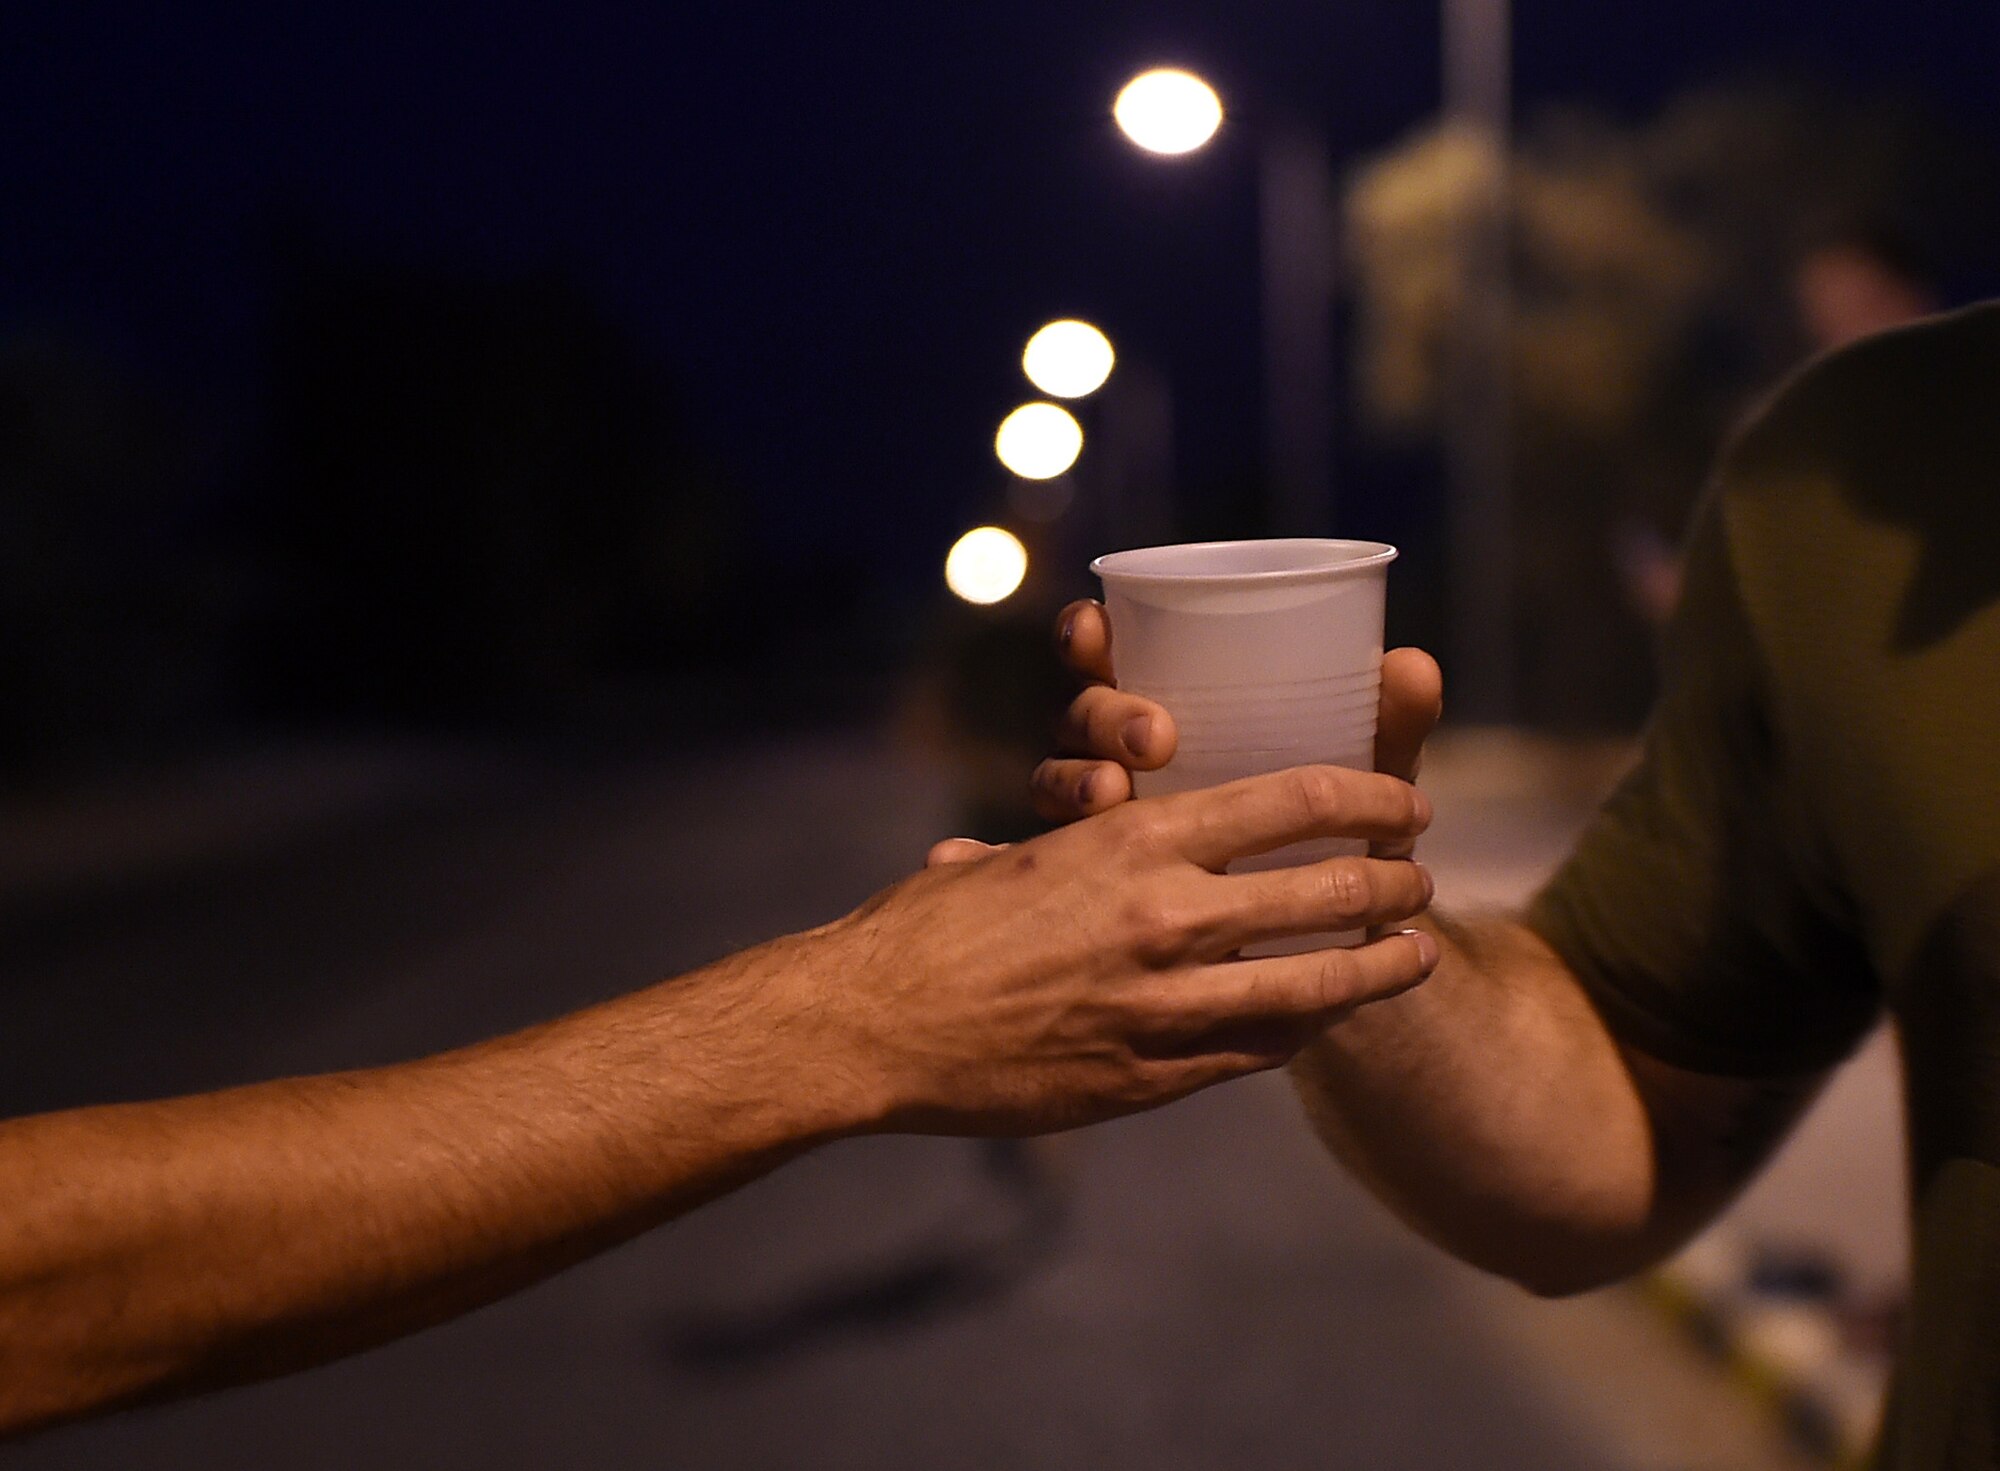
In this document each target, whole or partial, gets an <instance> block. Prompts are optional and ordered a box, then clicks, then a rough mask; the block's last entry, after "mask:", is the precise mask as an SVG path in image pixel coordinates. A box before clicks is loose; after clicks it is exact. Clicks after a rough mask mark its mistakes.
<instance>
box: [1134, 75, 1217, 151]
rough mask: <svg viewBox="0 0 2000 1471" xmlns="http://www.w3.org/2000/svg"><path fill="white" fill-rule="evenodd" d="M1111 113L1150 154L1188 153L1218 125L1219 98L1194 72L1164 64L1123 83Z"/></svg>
mask: <svg viewBox="0 0 2000 1471" xmlns="http://www.w3.org/2000/svg"><path fill="white" fill-rule="evenodd" d="M1111 115H1112V116H1113V117H1114V118H1116V119H1117V120H1118V126H1119V127H1120V128H1122V129H1124V132H1125V136H1126V137H1128V138H1130V139H1131V140H1132V141H1133V142H1134V143H1137V144H1138V145H1139V146H1140V147H1141V148H1143V149H1145V150H1146V151H1147V152H1148V153H1192V152H1193V151H1194V150H1195V149H1197V148H1199V147H1201V145H1202V144H1204V143H1206V142H1207V141H1208V140H1209V139H1210V138H1213V137H1214V136H1215V130H1216V129H1217V128H1219V127H1221V126H1222V99H1221V98H1219V97H1217V96H1216V95H1215V89H1214V88H1213V87H1211V86H1209V85H1208V83H1206V82H1204V81H1203V80H1202V79H1201V78H1200V77H1198V76H1196V75H1194V73H1192V72H1184V71H1177V70H1175V69H1173V68H1171V67H1162V68H1160V69H1158V70H1156V71H1149V72H1141V73H1140V74H1139V75H1138V76H1136V77H1134V78H1133V79H1132V80H1131V81H1129V82H1127V83H1126V84H1125V88H1124V90H1123V91H1121V92H1120V93H1119V94H1118V100H1117V101H1116V102H1114V103H1113V104H1112V105H1111Z"/></svg>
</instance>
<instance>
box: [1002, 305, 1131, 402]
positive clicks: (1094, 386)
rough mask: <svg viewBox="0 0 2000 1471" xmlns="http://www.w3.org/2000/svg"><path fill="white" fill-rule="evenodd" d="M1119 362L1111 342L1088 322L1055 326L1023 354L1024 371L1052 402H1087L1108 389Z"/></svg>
mask: <svg viewBox="0 0 2000 1471" xmlns="http://www.w3.org/2000/svg"><path fill="white" fill-rule="evenodd" d="M1115 360H1116V356H1115V354H1113V352H1112V351H1111V339H1110V338H1108V337H1106V336H1105V335H1104V334H1103V333H1102V332H1100V331H1098V330H1097V329H1096V328H1095V327H1093V326H1091V325H1090V323H1088V322H1077V321H1071V320H1068V319H1064V320H1063V321H1060V322H1051V323H1049V324H1048V325H1047V326H1046V327H1044V328H1042V329H1041V330H1040V331H1039V332H1037V333H1036V334H1035V335H1034V336H1033V337H1030V338H1029V339H1028V345H1027V347H1026V348H1025V349H1024V350H1023V351H1022V353H1021V371H1022V372H1024V373H1026V374H1027V375H1028V381H1029V382H1030V383H1032V384H1034V385H1035V387H1037V388H1039V389H1041V391H1042V392H1044V393H1046V394H1048V395H1049V396H1050V397H1052V398H1083V397H1085V396H1086V395H1089V394H1092V393H1095V392H1097V390H1098V389H1100V388H1102V387H1103V386H1104V380H1105V379H1107V378H1109V377H1110V376H1111V365H1112V363H1113V362H1114V361H1115Z"/></svg>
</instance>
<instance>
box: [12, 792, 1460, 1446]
mask: <svg viewBox="0 0 2000 1471" xmlns="http://www.w3.org/2000/svg"><path fill="white" fill-rule="evenodd" d="M1427 816H1428V811H1427V808H1426V807H1425V804H1424V802H1423V799H1422V798H1421V796H1420V795H1419V794H1418V793H1417V792H1416V791H1415V789H1414V788H1412V787H1411V786H1409V785H1408V784H1407V783H1404V782H1401V781H1397V780H1394V779H1392V778H1389V777H1383V776H1376V775H1372V774H1364V773H1358V772H1343V771H1338V770H1334V769H1317V770H1314V769H1307V770H1303V771H1295V772H1286V773H1280V774H1278V775H1275V776H1271V777H1265V778H1259V779H1256V780H1253V781H1248V782H1239V783H1235V784H1233V785H1231V786H1228V787H1219V788H1216V789H1213V790H1212V791H1207V792H1191V793H1186V794H1183V795H1181V796H1178V797H1173V798H1167V799H1163V800H1161V801H1159V802H1149V803H1133V804H1131V805H1129V806H1127V807H1125V808H1123V809H1122V810H1121V811H1119V812H1116V813H1112V814H1108V815H1107V816H1106V817H1104V818H1102V819H1099V820H1097V821H1094V822H1089V823H1079V824H1077V825H1075V826H1072V827H1069V828H1066V829H1064V830H1063V831H1061V832H1057V833H1052V834H1050V835H1048V836H1047V837H1045V838H1041V839H1037V840H1036V841H1035V842H1032V843H1028V844H1024V845H1022V846H1021V847H1019V848H1015V849H1011V850H1008V851H1007V852H1004V853H997V854H992V855H988V856H985V857H981V858H977V859H975V860H973V861H968V862H960V863H952V864H946V865H941V866H938V867H935V868H932V869H930V870H928V871H926V872H924V873H920V874H917V875H915V876H913V877H912V878H910V879H908V880H906V881H905V882H903V883H901V884H899V885H897V886H896V887H894V888H892V889H890V890H888V891H886V892H884V893H883V894H880V895H878V896H876V897H875V898H874V899H872V900H870V901H869V902H868V903H867V904H865V905H863V906H862V907H861V908H860V909H858V910H856V911H855V912H854V913H853V914H850V915H848V916H847V917H845V918H843V919H841V920H838V921H836V922H834V923H832V924H829V925H826V926H823V927H821V928H819V929H816V930H813V931H809V932H807V933H804V934H799V935H793V936H789V937H786V938H784V939H780V940H776V941H773V942H771V943H769V944H766V945H762V946H759V947H757V948H756V949H753V950H749V951H746V952H744V953H742V954H740V955H736V956H733V957H731V958H729V959H727V960H724V961H722V962H720V963H718V964H716V965H712V966H709V967H707V968H705V969H703V970H699V971H696V972H693V973H691V974H689V975H686V976H682V977H679V978H677V979H674V980H670V981H665V982H662V983H660V984H658V985H656V986H653V987H650V988H648V989H646V990H643V991H640V992H637V993H634V994H632V995H630V996H626V997H624V998H621V999H619V1000H616V1001H612V1002H609V1003H607V1004H605V1005H602V1006H597V1007H594V1008H591V1009H589V1010H587V1011H583V1012H579V1013H577V1014H575V1015H572V1016H568V1017H564V1018H562V1019H559V1020H556V1021H552V1022H548V1023H546V1024H544V1025H541V1026H538V1027H534V1028H531V1029H529V1030H527V1031H524V1032H520V1033H517V1034H515V1035H512V1036H508V1037H503V1038H499V1039H497V1040H494V1041H490V1042H485V1043H482V1044H480V1045H477V1046H473V1047H468V1048H464V1049H461V1050H459V1051H455V1052H450V1053H446V1054H443V1055H440V1056H436V1057H431V1058H426V1059H422V1060H419V1061H414V1062H410V1063H405V1064H401V1065H398V1066H392V1067H385V1068H378V1069H373V1070H370V1071H365V1072H354V1073H343V1074H334V1075H330V1076H322V1077H311V1078H297V1079H288V1080H283V1081H278V1082H270V1083H263V1084H258V1085H255V1086H251V1087H245V1088H238V1089H233V1090H230V1091H227V1092H221V1093H214V1094H209V1095H204V1096H200V1097H192V1098H182V1099H173V1100H166V1101H162V1102H155V1103H141V1104H130V1105H121V1106H116V1107H105V1108H91V1109H79V1110H74V1111H70V1112H64V1113H55V1114H47V1115H42V1116H38V1117H31V1118H21V1119H15V1120H12V1121H8V1122H4V1123H0V1434H5V1433H7V1432H19V1431H23V1430H27V1429H32V1428H36V1427H39V1426H43V1425H49V1424H54V1423H57V1422H60V1421H63V1420H67V1419H73V1418H76V1417H78V1416H80V1415H83V1414H87V1413H90V1412H92V1411H95V1410H100V1409H104V1408H108V1407H111V1406H116V1405H120V1404H130V1403H135V1402H138V1401H142V1400H148V1399H155V1398H160V1397H163V1396H166V1395H170V1394H174V1393H181V1392H186V1391H189V1390H193V1389H200V1388H207V1387H213V1386H217V1385H223V1384H230V1383H236V1382H240V1381H243V1380H248V1379H255V1378H261V1377H265V1376H268V1375H272V1374H277V1373H282V1372H284V1371H286V1370H289V1369H294V1368H299V1367H303V1366H305V1365H307V1364H311V1363H316V1362H319V1361H322V1360H325V1359H329V1358H332V1357H335V1356H337V1355H340V1354H343V1353H348V1352H351V1351H354V1350H356V1349H359V1348H363V1347H366V1346H368V1345H370V1344H374V1343H379V1342H381V1341H384V1340H386V1339H388V1338H392V1337H394V1336H396V1335H398V1334H402V1333H405V1332H409V1331H411V1330H413V1329H416V1328H420V1327H422V1326H424V1325H426V1324H429V1323H434V1322H438V1321H440V1320H442V1319H444V1318H446V1317H449V1316H451V1315H453V1314H456V1313H459V1312H463V1311H465V1310H467V1309H469V1308H472V1307H474V1306H476V1305H478V1304H480V1303H483V1302H486V1301H489V1300H491V1299H493V1298H495V1297H497V1296H500V1295H501V1294H503V1293H506V1292H508V1291H511V1290H513V1289H515V1288H517V1287H520V1286H523V1285H525V1284H526V1283H529V1282H532V1281H534V1280H536V1279H538V1278H540V1277H543V1276H546V1275H547V1274H549V1273H550V1272H553V1271H556V1270H558V1269H560V1268H561V1267H563V1266H565V1265H568V1264H569V1263H572V1262H574V1261H577V1260H579V1259H580V1258H582V1257H584V1256H587V1255H589V1254H590V1253H592V1252H595V1251H597V1250H600V1249H602V1248H604V1247H606V1246H609V1245H611V1244H613V1243H615V1242H618V1241H621V1240H624V1239H626V1238H628V1237H630V1236H632V1235H634V1234H636V1233H638V1232H640V1231H643V1230H645V1229H646V1228H647V1227H649V1226H652V1225H654V1224H656V1223H658V1222H660V1221H664V1220H666V1219H668V1218H670V1217H672V1216H674V1215H677V1214H679V1213H680V1212H683V1211H686V1210H688V1209H689V1208H691V1207H693V1206H694V1205H697V1204H699V1203H700V1202H702V1201H704V1200H707V1199H709V1198H711V1197H712V1196H714V1195H716V1194H718V1193H720V1192H722V1191H724V1190H727V1189H729V1188H731V1187H732V1186H735V1185H737V1184H740V1183H742V1182H744V1181H745V1180H748V1179H750V1178H752V1177H754V1176H756V1175H758V1174H761V1173H763V1172H764V1171H766V1170H769V1169H771V1168H772V1167H774V1166H775V1165H777V1164H779V1163H781V1162H783V1161H784V1160H786V1159H788V1158H790V1157H792V1156H794V1155H796V1154H797V1153H799V1152H801V1151H803V1150H806V1149H809V1148H811V1147H812V1146H814V1145H815V1144H818V1143H820V1142H822V1141H825V1140H828V1139H831V1138H834V1137H837V1136H840V1135H844V1134H854V1133H863V1132H871V1131H885V1130H903V1131H912V1132H936V1133H969V1134H1026V1133H1036V1132H1041V1131H1045V1130H1052V1129H1061V1128H1069V1127H1073V1126H1075V1125H1078V1124H1083V1123H1088V1122H1092V1121H1094V1120H1097V1119H1102V1118H1106V1117H1110V1116H1112V1115H1115V1114H1120V1113H1127V1112H1131V1111H1133V1110H1135V1109H1141V1108H1148V1107H1152V1106H1155V1105H1157V1104H1160V1103H1164V1102H1167V1101H1168V1100H1170V1099H1173V1098H1176V1097H1179V1096H1181V1095H1183V1094H1186V1093H1189V1092H1192V1091H1194V1090H1195V1089H1197V1088H1201V1087H1205V1086H1207V1085H1208V1084H1211V1083H1215V1082H1219V1081H1222V1080H1223V1079H1225V1078H1230V1077H1235V1076H1238V1075H1240V1074H1243V1073H1246V1072H1250V1071H1254V1070H1257V1069H1261V1068H1273V1067H1278V1066H1282V1065H1283V1064H1284V1063H1285V1062H1286V1061H1287V1060H1288V1059H1289V1058H1290V1057H1291V1056H1292V1055H1293V1054H1294V1053H1295V1052H1296V1051H1297V1050H1298V1049H1299V1048H1300V1047H1301V1046H1303V1045H1304V1044H1305V1043H1306V1042H1307V1041H1308V1040H1309V1039H1310V1038H1312V1037H1313V1036H1316V1035H1317V1034H1318V1033H1319V1031H1320V1030H1321V1029H1322V1028H1323V1027H1324V1026H1325V1025H1326V1024H1327V1023H1328V1022H1329V1021H1330V1020H1332V1019H1333V1018H1335V1017H1337V1016H1342V1015H1345V1014H1347V1013H1349V1012H1351V1011H1353V1010H1354V1009H1356V1008H1357V1007H1360V1006H1362V1005H1364V1004H1365V1003H1368V1002H1370V1001H1374V1000H1377V999H1380V998H1382V997H1386V996H1389V995H1393V994H1397V993H1399V992H1402V991H1404V990H1407V989H1408V988H1409V987H1411V986H1413V985H1415V984H1417V982H1419V981H1420V980H1422V979H1423V977H1424V975H1425V974H1426V972H1427V971H1428V969H1429V967H1430V965H1431V964H1433V963H1434V962H1435V959H1436V948H1435V946H1434V945H1433V944H1432V943H1431V942H1430V941H1429V940H1428V939H1427V938H1418V937H1415V936H1413V935H1410V934H1401V935H1391V936H1387V937H1385V938H1383V939H1381V940H1378V941H1377V942H1375V943H1373V944H1371V945H1368V946H1365V947H1363V948H1361V949H1359V950H1355V951H1350V952H1343V953H1341V954H1339V955H1336V956H1311V955H1308V956H1287V957H1274V958H1271V959H1267V960H1256V961H1234V960H1231V959H1229V956H1230V955H1231V953H1232V952H1234V951H1235V950H1237V949H1238V948H1240V947H1241V946H1243V945H1245V944H1247V943H1250V942H1251V941H1253V940H1256V939H1259V938H1267V937H1274V936H1280V935H1286V934H1301V933H1310V932H1313V931H1315V930H1320V929H1325V928H1328V927H1329V926H1343V927H1344V926H1347V925H1353V924H1374V925H1382V924H1389V923H1393V922H1395V921H1397V920H1400V919H1403V918H1406V917H1407V916H1409V915H1411V914H1413V913H1415V912H1416V911H1417V910H1418V909H1419V908H1421V907H1422V905H1423V903H1424V900H1425V898H1426V892H1427V891H1426V888H1425V885H1424V883H1423V881H1422V879H1421V876H1420V875H1419V874H1418V873H1417V872H1416V870H1415V869H1414V868H1413V866H1412V865H1410V864H1407V863H1389V862H1384V861H1380V860H1375V859H1367V858H1353V859H1337V860H1330V861H1329V862H1328V863H1325V864H1321V865H1316V866H1314V867H1312V868H1307V869H1295V870H1286V871H1283V872H1278V873H1271V874H1258V875H1240V876H1227V877H1226V876H1224V875H1223V874H1222V873H1221V872H1220V870H1221V869H1222V868H1223V867H1224V866H1225V865H1226V864H1227V862H1228V861H1229V859H1230V858H1231V857H1233V856H1236V855H1240V854H1245V853H1254V852H1260V851H1265V850H1267V849H1269V848H1272V847H1276V846H1280V845H1282V844H1285V843H1288V842H1293V841H1297V840H1300V839H1302V838H1307V837H1313V836H1336V835H1345V836H1352V837H1365V838H1369V839H1371V840H1374V841H1377V842H1385V843H1402V842H1409V841H1413V840H1414V838H1415V835H1416V833H1417V831H1419V830H1420V829H1421V827H1422V825H1423V823H1424V821H1425V820H1426V819H1427Z"/></svg>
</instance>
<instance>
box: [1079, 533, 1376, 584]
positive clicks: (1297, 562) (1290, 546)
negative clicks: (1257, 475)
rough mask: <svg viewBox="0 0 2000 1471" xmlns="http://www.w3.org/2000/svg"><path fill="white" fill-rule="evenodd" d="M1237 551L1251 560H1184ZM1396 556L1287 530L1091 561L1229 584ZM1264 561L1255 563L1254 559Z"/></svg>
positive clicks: (1352, 567) (1143, 574)
mask: <svg viewBox="0 0 2000 1471" xmlns="http://www.w3.org/2000/svg"><path fill="white" fill-rule="evenodd" d="M1217 552H1236V553H1239V554H1240V555H1241V556H1242V557H1243V559H1244V560H1245V561H1246V562H1248V563H1251V564H1253V565H1250V566H1246V567H1243V568H1241V569H1236V570H1231V571H1224V572H1216V571H1207V570H1204V569H1201V568H1198V567H1197V568H1194V569H1192V570H1190V569H1188V568H1186V567H1185V566H1184V565H1182V564H1185V563H1189V562H1199V561H1200V560H1201V559H1202V557H1203V556H1204V555H1213V554H1215V553H1217ZM1395 560H1396V549H1395V548H1394V547H1392V546H1390V545H1389V544H1388V543H1387V542H1380V541H1344V540H1341V539H1339V538H1336V537H1330V536H1287V537H1273V538H1270V539H1267V540H1257V541H1189V542H1182V543H1180V544H1178V545H1176V546H1162V547H1134V548H1132V549H1131V550H1130V551H1124V552H1108V553H1106V554H1105V555H1104V556H1101V557H1099V558H1098V559H1097V560H1096V561H1094V562H1092V563H1091V564H1090V570H1091V571H1092V572H1094V573H1096V574H1097V575H1098V576H1099V577H1104V576H1106V575H1109V576H1112V577H1119V578H1129V579H1130V580H1132V581H1134V582H1151V583H1177V584H1182V585H1185V584H1187V583H1212V584H1220V583H1227V584H1229V585H1230V586H1232V587H1282V586H1284V585H1286V584H1287V583H1295V582H1314V581H1318V580H1319V579H1321V578H1325V577H1330V576H1331V577H1341V576H1346V575H1348V574H1350V573H1355V572H1365V571H1367V570H1369V569H1370V568H1374V567H1380V566H1382V565H1383V564H1384V563H1386V562H1393V561H1395ZM1260 562H1261V563H1264V564H1265V565H1262V566H1258V565H1254V564H1256V563H1260Z"/></svg>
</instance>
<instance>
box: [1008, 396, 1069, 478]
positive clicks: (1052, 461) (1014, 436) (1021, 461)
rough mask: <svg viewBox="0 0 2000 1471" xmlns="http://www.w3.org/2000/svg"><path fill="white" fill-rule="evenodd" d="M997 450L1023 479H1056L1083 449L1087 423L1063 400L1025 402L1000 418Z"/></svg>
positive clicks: (1009, 466) (1010, 467)
mask: <svg viewBox="0 0 2000 1471" xmlns="http://www.w3.org/2000/svg"><path fill="white" fill-rule="evenodd" d="M993 453H995V454H996V455H998V456H999V457H1000V463H1001V464H1003V465H1005V466H1006V467H1007V468H1008V469H1009V470H1012V471H1013V472H1014V473H1015V474H1016V475H1019V476H1020V477H1021V478H1022V479H1023V480H1052V479H1054V478H1055V477H1056V476H1058V475H1060V474H1062V472H1063V471H1065V470H1067V469H1068V468H1069V467H1070V466H1071V465H1074V464H1075V463H1076V457H1077V456H1078V455H1080V454H1082V453H1083V426H1082V425H1081V424H1079V423H1077V422H1076V419H1075V417H1074V416H1073V415H1071V413H1070V411H1069V410H1068V409H1065V408H1063V407H1062V406H1061V405H1059V404H1051V403H1031V404H1022V405H1021V407H1019V408H1018V409H1016V410H1014V412H1013V413H1011V414H1009V415H1008V416H1007V417H1006V418H1005V419H1002V420H1001V421H1000V431H999V433H997V434H995V435H994V436H993Z"/></svg>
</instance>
